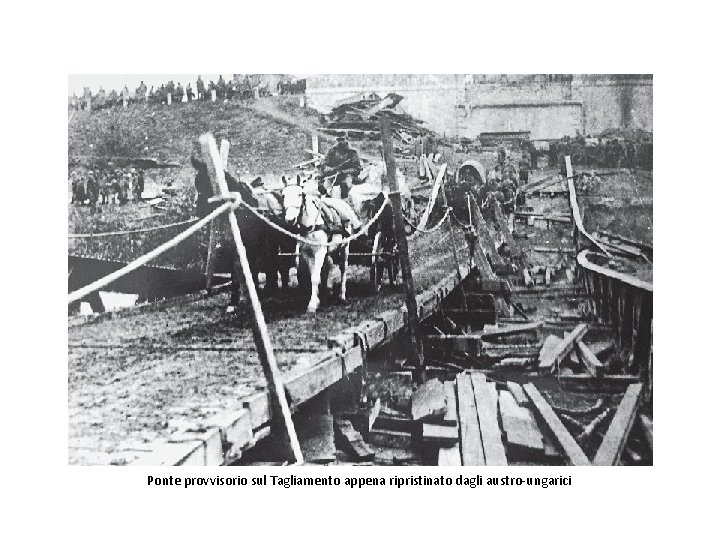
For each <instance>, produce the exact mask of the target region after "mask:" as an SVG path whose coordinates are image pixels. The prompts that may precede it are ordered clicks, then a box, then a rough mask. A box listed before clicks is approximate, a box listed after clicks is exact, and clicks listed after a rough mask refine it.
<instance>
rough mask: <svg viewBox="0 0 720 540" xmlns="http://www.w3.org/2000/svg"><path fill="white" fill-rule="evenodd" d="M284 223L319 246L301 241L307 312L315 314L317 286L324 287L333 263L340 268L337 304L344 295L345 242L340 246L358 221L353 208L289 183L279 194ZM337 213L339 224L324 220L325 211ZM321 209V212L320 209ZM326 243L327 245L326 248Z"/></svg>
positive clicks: (301, 277)
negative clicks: (307, 291) (307, 297)
mask: <svg viewBox="0 0 720 540" xmlns="http://www.w3.org/2000/svg"><path fill="white" fill-rule="evenodd" d="M282 198H283V207H284V208H285V221H286V222H287V223H288V224H289V225H291V226H292V227H293V228H294V229H295V230H299V231H300V234H301V235H302V236H303V237H305V238H306V239H308V240H309V241H311V242H314V243H318V244H325V245H322V246H317V245H312V244H307V243H304V242H300V246H299V255H300V261H299V264H298V283H299V285H300V286H301V287H303V286H307V284H308V278H309V282H310V301H309V303H308V306H307V312H308V313H314V312H315V311H316V310H317V308H318V305H319V304H320V297H319V295H318V293H319V287H320V285H321V284H322V286H323V288H327V279H328V275H329V273H330V268H332V262H333V259H334V262H335V263H336V264H337V265H338V266H339V267H340V301H341V302H344V301H345V296H346V292H347V289H346V271H347V264H348V253H349V245H348V243H345V244H339V243H338V242H340V241H341V240H342V239H343V236H344V235H343V233H342V232H338V229H339V228H342V230H343V231H344V232H345V233H350V232H351V231H352V230H353V228H355V227H357V225H358V223H359V220H358V218H357V216H356V215H355V213H354V212H353V210H352V208H351V207H350V205H349V204H347V203H346V202H345V201H342V200H340V199H331V198H325V199H321V198H319V197H317V196H316V195H314V194H313V193H312V192H311V191H310V190H306V189H305V188H304V187H303V186H301V185H296V184H291V185H288V186H285V188H284V189H283V191H282ZM327 207H330V210H329V212H330V213H332V212H333V211H335V212H336V213H337V217H338V218H339V219H338V223H336V224H332V223H330V222H329V221H328V220H327V216H328V209H327ZM321 208H322V209H321ZM327 244H329V246H328V245H327Z"/></svg>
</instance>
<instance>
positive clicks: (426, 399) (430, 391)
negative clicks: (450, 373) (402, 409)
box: [410, 379, 447, 420]
mask: <svg viewBox="0 0 720 540" xmlns="http://www.w3.org/2000/svg"><path fill="white" fill-rule="evenodd" d="M446 412H447V403H446V401H445V387H444V386H443V383H441V382H440V381H439V380H438V379H431V380H429V381H427V382H426V383H423V384H421V385H420V386H419V387H418V389H417V390H415V392H413V395H412V402H411V405H410V415H411V416H412V419H413V420H423V419H427V418H429V417H439V418H442V417H444V416H445V413H446Z"/></svg>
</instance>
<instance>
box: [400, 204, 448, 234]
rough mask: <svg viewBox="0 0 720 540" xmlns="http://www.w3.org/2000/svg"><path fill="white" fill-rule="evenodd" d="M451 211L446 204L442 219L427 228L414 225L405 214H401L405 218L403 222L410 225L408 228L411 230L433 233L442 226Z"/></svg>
mask: <svg viewBox="0 0 720 540" xmlns="http://www.w3.org/2000/svg"><path fill="white" fill-rule="evenodd" d="M451 213H452V209H451V208H450V207H449V206H448V207H447V208H446V209H445V214H444V215H443V217H442V219H441V220H440V221H439V222H437V223H436V224H435V225H433V226H432V227H430V228H429V229H425V228H421V227H419V226H418V225H414V224H413V223H412V222H411V221H410V220H409V219H408V218H407V217H406V216H403V219H404V220H405V223H406V224H407V225H408V226H410V228H411V229H412V230H413V232H419V233H422V234H429V233H434V232H435V231H437V230H438V229H439V228H440V227H442V226H443V223H445V220H447V218H448V216H450V214H451Z"/></svg>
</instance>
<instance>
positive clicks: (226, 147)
mask: <svg viewBox="0 0 720 540" xmlns="http://www.w3.org/2000/svg"><path fill="white" fill-rule="evenodd" d="M229 155H230V142H229V141H228V140H227V139H223V140H221V141H220V160H221V161H222V168H223V171H227V169H228V165H227V163H228V156H229ZM209 228H210V238H209V240H208V250H207V258H206V259H205V289H206V290H207V291H210V287H212V281H213V274H214V273H215V244H217V225H216V224H215V222H214V221H211V222H210V225H209Z"/></svg>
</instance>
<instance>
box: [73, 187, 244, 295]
mask: <svg viewBox="0 0 720 540" xmlns="http://www.w3.org/2000/svg"><path fill="white" fill-rule="evenodd" d="M234 207H235V204H234V203H233V202H232V201H228V202H226V203H225V204H223V205H221V206H219V207H218V208H216V209H215V210H213V211H212V212H211V213H209V214H208V215H207V216H205V217H204V218H202V219H200V220H198V221H197V223H195V224H194V225H192V226H190V227H188V228H187V229H186V230H184V231H183V232H181V233H180V234H178V235H177V236H175V237H174V238H171V239H170V240H168V241H167V242H165V243H164V244H162V245H160V246H158V247H156V248H155V249H153V250H152V251H150V252H149V253H146V254H145V255H143V256H142V257H140V258H138V259H136V260H134V261H133V262H131V263H130V264H128V265H126V266H123V267H122V268H120V269H119V270H116V271H115V272H113V273H111V274H108V275H107V276H105V277H103V278H100V279H98V280H97V281H94V282H93V283H90V284H88V285H85V286H84V287H81V288H79V289H78V290H76V291H73V292H71V293H70V294H68V304H71V303H73V302H76V301H77V300H80V299H81V298H84V297H85V296H87V295H88V294H90V293H93V292H96V291H99V290H100V289H101V288H102V287H104V286H106V285H109V284H110V283H112V282H113V281H116V280H117V279H120V278H121V277H123V276H125V275H127V274H129V273H130V272H132V271H133V270H136V269H138V268H140V267H141V266H142V265H144V264H146V263H148V262H150V261H152V260H153V259H155V258H156V257H158V256H160V255H162V254H163V253H165V252H166V251H167V250H169V249H170V248H173V247H175V246H177V245H178V244H179V243H180V242H182V241H183V240H185V239H186V238H188V237H189V236H191V235H192V234H194V233H196V232H197V231H199V230H200V229H202V228H203V227H204V226H205V225H206V224H207V223H209V222H210V221H212V220H213V219H215V218H216V217H218V216H219V215H220V214H222V213H223V212H225V211H226V210H228V209H230V208H234Z"/></svg>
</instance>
